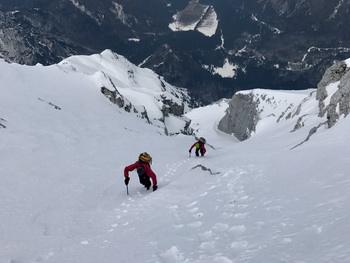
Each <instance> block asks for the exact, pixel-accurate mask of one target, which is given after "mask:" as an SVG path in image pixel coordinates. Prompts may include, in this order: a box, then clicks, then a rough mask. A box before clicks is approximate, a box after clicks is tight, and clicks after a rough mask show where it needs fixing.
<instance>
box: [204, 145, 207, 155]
mask: <svg viewBox="0 0 350 263" xmlns="http://www.w3.org/2000/svg"><path fill="white" fill-rule="evenodd" d="M206 152H207V149H205V146H204V144H203V154H205V153H206Z"/></svg>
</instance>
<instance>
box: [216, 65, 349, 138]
mask: <svg viewBox="0 0 350 263" xmlns="http://www.w3.org/2000/svg"><path fill="white" fill-rule="evenodd" d="M349 64H350V60H346V61H341V62H337V63H336V64H335V65H334V66H332V67H331V68H329V69H328V70H327V71H326V72H325V74H324V76H323V78H322V80H321V81H320V83H319V84H318V88H317V89H310V90H304V91H274V90H261V89H254V90H249V91H242V92H238V93H236V94H235V95H234V96H233V97H232V99H231V101H230V103H229V107H228V109H227V111H226V115H225V116H224V117H223V118H222V119H221V120H220V122H219V125H218V129H219V130H221V131H223V132H225V133H228V134H233V135H234V136H235V137H237V139H239V140H241V141H243V140H246V139H248V138H249V137H251V136H252V135H254V134H255V133H258V132H260V131H262V130H263V129H264V128H263V127H265V126H266V125H269V126H270V125H278V124H279V123H282V122H286V121H288V122H289V125H290V131H291V132H294V131H297V130H299V129H301V128H304V127H308V128H307V129H303V130H304V131H307V133H306V135H305V136H306V137H305V140H304V141H303V142H305V141H307V140H308V139H309V138H310V137H311V135H313V134H315V133H316V132H317V130H318V129H319V128H320V127H326V128H331V127H332V126H333V125H335V124H336V122H337V121H338V120H339V118H340V116H342V115H343V116H344V117H346V116H347V115H348V114H349V112H350V70H349ZM301 143H302V142H301Z"/></svg>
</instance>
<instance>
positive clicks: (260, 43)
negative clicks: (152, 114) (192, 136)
mask: <svg viewBox="0 0 350 263" xmlns="http://www.w3.org/2000/svg"><path fill="white" fill-rule="evenodd" d="M349 15H350V2H349V1H345V0H309V1H304V0H278V1H277V0H261V1H256V0H221V1H215V0H193V1H190V0H147V1H142V0H139V1H128V0H115V1H111V0H100V1H95V0H25V1H23V0H21V1H19V0H2V1H1V3H0V23H1V26H0V55H1V56H2V57H3V58H5V59H7V60H9V61H13V62H19V63H23V64H36V63H42V64H44V65H47V64H51V63H57V62H59V61H61V60H62V59H63V58H66V57H68V56H71V55H74V54H92V53H100V52H101V51H103V50H105V49H107V48H108V49H111V50H113V51H114V52H116V53H119V54H123V55H124V56H125V57H126V58H128V59H129V60H130V61H131V62H133V63H135V64H139V65H142V66H143V67H148V68H150V69H152V70H154V71H155V72H157V73H158V74H159V75H162V76H164V78H165V80H166V81H167V82H169V83H171V84H173V85H176V86H181V87H184V88H186V89H188V90H189V91H190V92H191V93H192V97H193V98H195V99H196V100H197V101H200V102H202V103H210V102H212V101H215V100H217V99H220V98H222V97H231V96H232V95H233V94H234V93H235V92H236V91H238V90H245V89H252V88H256V87H262V88H269V89H305V88H309V87H316V85H317V83H318V82H319V81H320V79H321V77H322V74H323V73H324V71H325V69H326V68H327V67H329V66H330V65H332V64H333V62H334V60H344V59H346V58H348V57H350V31H349V30H348V28H347V21H348V17H349Z"/></svg>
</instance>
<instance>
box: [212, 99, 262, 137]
mask: <svg viewBox="0 0 350 263" xmlns="http://www.w3.org/2000/svg"><path fill="white" fill-rule="evenodd" d="M258 120H259V112H258V102H257V101H255V100H254V95H253V94H252V93H248V94H242V93H237V94H235V95H234V96H233V97H232V99H231V101H230V102H229V108H228V109H227V110H226V115H225V116H224V117H223V118H222V119H221V120H220V122H219V125H218V129H219V130H221V131H223V132H225V133H228V134H233V135H234V136H235V137H236V138H237V139H239V140H240V141H243V140H246V139H248V138H249V137H250V135H251V133H252V132H254V131H255V127H256V124H257V123H258Z"/></svg>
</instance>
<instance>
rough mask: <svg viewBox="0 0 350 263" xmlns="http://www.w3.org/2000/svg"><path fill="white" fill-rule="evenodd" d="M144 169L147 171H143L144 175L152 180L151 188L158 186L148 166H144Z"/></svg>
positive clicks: (155, 177) (154, 175)
mask: <svg viewBox="0 0 350 263" xmlns="http://www.w3.org/2000/svg"><path fill="white" fill-rule="evenodd" d="M146 167H147V169H146V170H145V173H146V174H147V175H148V176H149V177H150V178H151V179H152V183H153V187H154V186H158V184H157V176H156V174H155V173H154V172H153V171H152V169H151V167H149V166H146Z"/></svg>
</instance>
